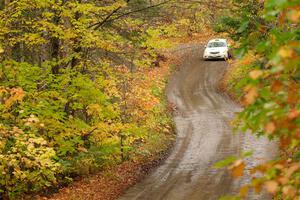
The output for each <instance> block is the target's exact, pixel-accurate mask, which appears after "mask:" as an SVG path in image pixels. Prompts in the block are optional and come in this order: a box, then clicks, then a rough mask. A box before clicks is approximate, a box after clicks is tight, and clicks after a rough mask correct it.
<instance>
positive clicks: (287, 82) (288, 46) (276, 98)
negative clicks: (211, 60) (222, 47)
mask: <svg viewBox="0 0 300 200" xmlns="http://www.w3.org/2000/svg"><path fill="white" fill-rule="evenodd" d="M224 12H225V13H226V12H227V15H226V16H223V17H221V18H219V23H218V24H217V25H216V26H215V30H217V31H220V32H223V31H225V32H227V33H229V34H230V35H231V36H232V38H233V39H234V40H235V44H236V48H237V50H236V52H235V55H236V57H237V61H234V63H233V64H232V66H231V69H229V71H228V72H227V74H226V76H225V81H224V84H225V88H226V89H227V90H228V91H229V92H230V93H232V94H233V96H234V97H235V98H237V99H238V100H239V101H240V102H241V104H242V105H243V106H244V111H243V112H241V113H240V114H239V115H238V117H237V119H236V120H235V121H234V125H235V127H236V128H237V129H239V130H242V131H243V132H245V131H246V130H251V132H252V133H253V134H255V135H257V137H260V136H266V137H268V138H270V140H274V141H277V142H278V143H279V146H280V150H281V154H280V155H279V157H278V158H277V159H276V160H273V161H271V162H268V163H264V164H262V165H260V166H255V167H253V168H252V169H251V176H252V181H251V182H250V183H248V184H247V185H245V186H243V187H242V188H241V190H240V196H239V197H225V198H224V199H242V198H246V197H247V194H248V192H249V191H250V190H251V189H253V190H254V191H255V192H257V193H260V192H262V191H263V190H264V188H265V189H266V190H267V191H268V192H269V193H271V194H272V195H273V196H274V198H275V199H285V200H298V199H300V193H299V189H300V160H299V159H300V156H299V155H300V152H299V144H300V84H299V81H300V59H299V58H300V25H299V23H300V2H299V0H290V1H289V0H282V1H274V0H266V1H239V0H235V1H233V3H232V5H231V8H230V9H225V10H224ZM226 165H227V166H229V169H230V170H231V171H232V172H233V174H234V175H235V176H236V177H240V176H242V175H243V171H244V169H245V162H244V161H243V158H234V157H231V158H229V159H227V160H225V161H222V162H220V163H218V166H226Z"/></svg>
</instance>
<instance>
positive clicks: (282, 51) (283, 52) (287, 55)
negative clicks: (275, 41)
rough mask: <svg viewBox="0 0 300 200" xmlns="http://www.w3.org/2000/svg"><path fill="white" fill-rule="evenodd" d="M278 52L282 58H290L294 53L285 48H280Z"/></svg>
mask: <svg viewBox="0 0 300 200" xmlns="http://www.w3.org/2000/svg"><path fill="white" fill-rule="evenodd" d="M278 54H279V55H280V56H281V57H282V58H292V57H293V55H294V51H293V50H291V49H287V48H281V49H280V50H279V52H278Z"/></svg>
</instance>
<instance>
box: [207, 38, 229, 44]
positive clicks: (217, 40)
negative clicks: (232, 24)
mask: <svg viewBox="0 0 300 200" xmlns="http://www.w3.org/2000/svg"><path fill="white" fill-rule="evenodd" d="M211 42H225V43H227V40H226V39H212V40H209V41H208V43H211Z"/></svg>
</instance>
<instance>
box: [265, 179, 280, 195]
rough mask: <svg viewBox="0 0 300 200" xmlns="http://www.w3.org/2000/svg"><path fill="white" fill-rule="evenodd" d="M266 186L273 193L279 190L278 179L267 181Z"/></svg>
mask: <svg viewBox="0 0 300 200" xmlns="http://www.w3.org/2000/svg"><path fill="white" fill-rule="evenodd" d="M265 186H266V188H267V190H268V192H270V193H271V194H275V193H276V192H277V191H278V187H279V184H278V183H277V182H276V181H267V182H266V183H265Z"/></svg>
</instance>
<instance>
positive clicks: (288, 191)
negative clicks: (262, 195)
mask: <svg viewBox="0 0 300 200" xmlns="http://www.w3.org/2000/svg"><path fill="white" fill-rule="evenodd" d="M282 193H283V194H284V195H285V196H287V197H289V198H293V197H295V196H296V194H297V189H296V188H295V187H293V186H291V185H288V186H284V187H283V188H282Z"/></svg>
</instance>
